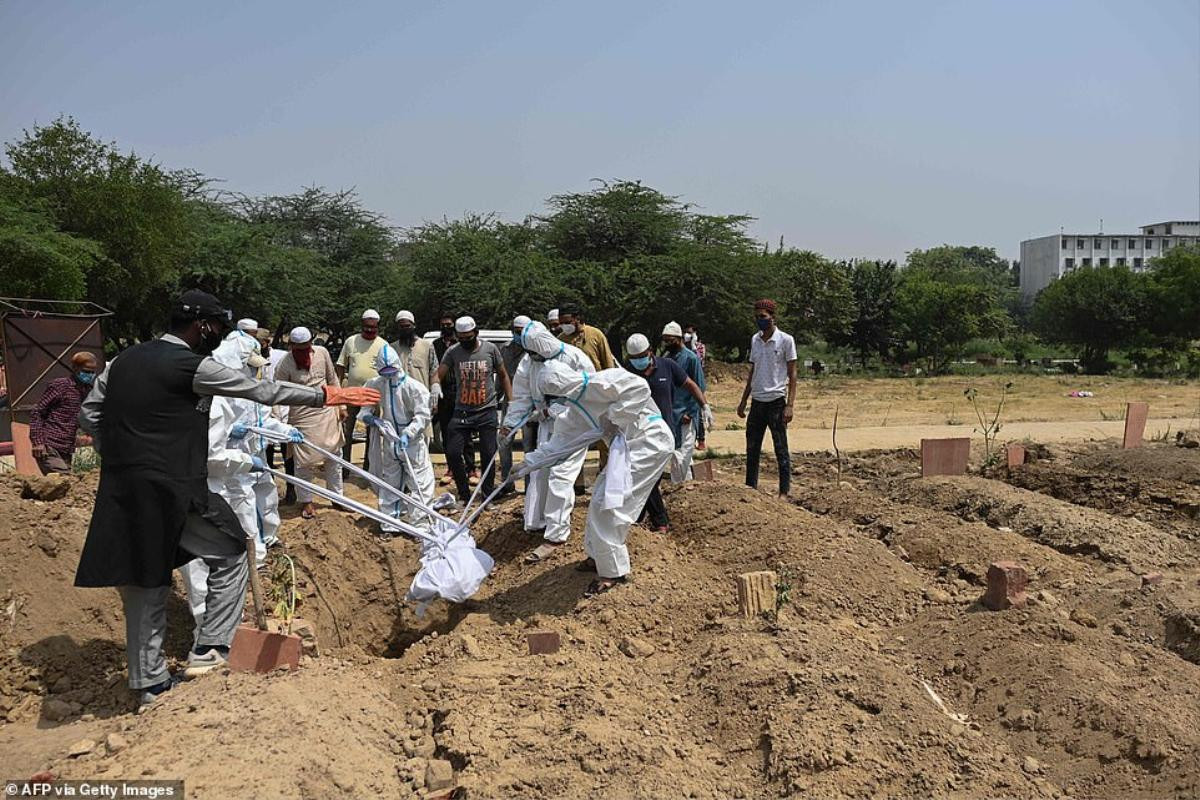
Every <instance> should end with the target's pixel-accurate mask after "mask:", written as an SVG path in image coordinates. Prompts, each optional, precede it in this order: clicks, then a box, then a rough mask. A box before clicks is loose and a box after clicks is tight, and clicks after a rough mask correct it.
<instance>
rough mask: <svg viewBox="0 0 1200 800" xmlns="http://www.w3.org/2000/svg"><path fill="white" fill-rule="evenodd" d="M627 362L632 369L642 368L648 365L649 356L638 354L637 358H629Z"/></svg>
mask: <svg viewBox="0 0 1200 800" xmlns="http://www.w3.org/2000/svg"><path fill="white" fill-rule="evenodd" d="M629 363H630V364H632V365H633V368H634V369H638V370H642V369H645V368H646V367H648V366H650V356H639V357H638V358H631V359H629Z"/></svg>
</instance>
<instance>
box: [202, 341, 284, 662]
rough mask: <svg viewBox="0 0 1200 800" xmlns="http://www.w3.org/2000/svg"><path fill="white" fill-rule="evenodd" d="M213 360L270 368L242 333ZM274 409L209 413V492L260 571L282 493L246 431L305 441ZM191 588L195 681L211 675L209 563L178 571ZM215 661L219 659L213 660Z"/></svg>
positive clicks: (224, 401)
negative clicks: (255, 428) (206, 623)
mask: <svg viewBox="0 0 1200 800" xmlns="http://www.w3.org/2000/svg"><path fill="white" fill-rule="evenodd" d="M212 358H213V360H214V361H216V362H217V363H218V364H220V365H222V366H225V367H229V368H230V369H232V370H236V371H238V372H241V373H242V374H244V375H246V376H247V377H254V376H255V375H256V374H257V372H258V369H259V368H260V367H262V366H263V364H265V363H266V359H264V358H263V357H262V354H261V348H260V347H259V344H258V340H257V339H255V338H254V337H253V336H252V335H250V334H248V333H246V332H245V331H243V330H242V329H240V328H239V329H238V330H236V331H234V332H233V333H231V334H229V335H228V336H227V337H225V339H224V341H222V342H221V344H220V345H218V346H217V348H216V349H215V350H213V354H212ZM269 413H270V408H269V407H268V406H263V405H262V404H261V403H257V402H255V401H254V400H251V399H248V398H237V397H221V396H217V397H214V398H213V401H212V405H211V407H210V408H209V412H208V490H209V491H210V492H213V493H215V494H217V495H220V496H221V497H222V498H223V499H224V500H225V502H226V503H228V505H229V507H230V508H231V509H232V510H233V513H234V515H235V516H236V517H237V521H238V525H239V526H240V528H241V530H242V531H243V532H244V533H245V535H246V537H247V538H252V539H253V540H254V550H255V566H256V567H258V568H260V569H261V568H262V566H263V565H264V563H265V562H266V557H267V547H268V545H269V544H271V543H272V540H275V541H277V537H276V533H277V532H278V530H279V493H278V489H277V488H276V487H275V482H274V481H273V480H272V479H271V476H270V475H269V474H267V473H265V472H263V471H262V469H263V467H264V466H265V465H266V461H265V459H264V453H265V449H266V445H265V442H263V441H262V437H260V436H257V435H247V431H246V428H247V427H248V426H251V425H259V426H261V427H264V428H269V429H271V430H275V431H278V432H279V433H282V434H284V435H286V436H288V438H289V439H290V440H291V441H293V442H299V441H303V438H304V437H302V436H301V435H300V432H299V431H297V430H296V429H295V428H293V427H291V426H290V425H284V424H283V423H281V422H279V421H278V420H269V421H268V420H267V419H264V418H265V417H269ZM268 493H269V494H270V495H271V498H273V499H274V503H273V509H274V513H273V518H268V517H266V516H264V514H263V513H262V512H261V511H260V509H261V508H262V507H263V506H266V505H268V504H269V501H270V499H271V498H265V497H262V498H260V494H261V495H266V494H268ZM179 571H180V573H181V574H182V575H183V579H184V585H185V586H186V588H187V594H188V605H189V606H190V607H191V609H192V617H193V618H194V619H195V621H196V629H195V638H196V640H197V641H196V642H195V644H196V645H197V648H196V652H195V655H196V656H197V658H195V659H192V661H193V662H197V663H193V664H189V666H188V668H187V669H186V670H185V671H184V675H185V677H194V676H195V675H199V674H203V672H205V671H207V664H202V663H199V662H201V660H202V658H201V657H203V656H205V655H206V653H207V650H206V649H205V650H202V649H201V648H202V646H201V645H200V642H199V638H200V627H201V623H202V622H203V620H204V614H205V611H206V609H207V595H208V585H209V578H210V570H209V566H208V564H207V563H206V562H205V561H204V560H203V559H200V558H196V559H193V560H191V561H189V562H188V563H186V564H184V565H183V566H182V567H180V568H179ZM213 660H215V659H213Z"/></svg>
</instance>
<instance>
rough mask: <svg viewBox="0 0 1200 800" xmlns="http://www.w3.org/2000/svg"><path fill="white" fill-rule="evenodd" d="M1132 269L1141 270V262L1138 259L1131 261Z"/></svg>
mask: <svg viewBox="0 0 1200 800" xmlns="http://www.w3.org/2000/svg"><path fill="white" fill-rule="evenodd" d="M1133 268H1134V269H1141V268H1142V260H1141V259H1140V258H1135V259H1134V260H1133Z"/></svg>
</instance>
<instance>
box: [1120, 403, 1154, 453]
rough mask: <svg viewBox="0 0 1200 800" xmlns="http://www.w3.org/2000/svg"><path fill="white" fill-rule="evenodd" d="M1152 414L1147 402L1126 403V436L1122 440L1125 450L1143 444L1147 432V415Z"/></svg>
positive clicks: (1122, 446)
mask: <svg viewBox="0 0 1200 800" xmlns="http://www.w3.org/2000/svg"><path fill="white" fill-rule="evenodd" d="M1148 416H1150V406H1149V404H1147V403H1127V404H1126V405H1125V438H1124V439H1123V440H1122V441H1121V448H1122V449H1123V450H1132V449H1133V448H1135V447H1141V446H1142V437H1143V436H1144V435H1145V434H1146V417H1148Z"/></svg>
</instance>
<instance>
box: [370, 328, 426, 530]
mask: <svg viewBox="0 0 1200 800" xmlns="http://www.w3.org/2000/svg"><path fill="white" fill-rule="evenodd" d="M375 369H376V370H378V372H379V377H376V378H371V379H370V380H369V381H367V384H366V385H367V388H370V389H375V390H376V391H378V392H379V395H380V399H379V404H378V405H376V406H374V407H368V408H364V409H363V410H361V411H360V412H359V413H358V418H359V419H360V420H362V422H363V423H364V424H365V425H366V426H367V448H368V449H369V451H370V458H369V461H368V463H369V464H370V465H371V467H370V468H371V474H372V475H375V476H376V477H378V478H380V479H381V480H383V481H384V482H386V483H387V484H388V485H389V486H394V487H396V488H397V489H400V490H403V491H404V492H405V493H407V494H411V495H412V496H414V497H416V498H417V499H419V500H421V501H422V502H424V503H425V504H427V505H428V504H430V503H432V502H433V484H434V478H433V462H431V461H430V459H429V446H428V444H427V443H426V441H425V429H426V426H428V425H429V421H430V418H431V416H432V415H431V412H430V402H429V390H428V389H426V388H425V387H424V386H422V385H421V382H420V381H418V380H417V379H415V378H412V377H411V376H409V375H408V374H407V373H406V372H405V371H404V368H403V367H402V366H401V363H400V354H399V353H397V352H396V349H395V348H394V347H392V346H391V345H384V346H383V349H381V350H380V351H379V354H378V355H377V356H376V357H375ZM406 454H407V456H408V458H407V460H406V459H405V455H406ZM410 466H411V468H412V471H411V473H410V472H409V467H410ZM377 494H378V496H379V510H380V511H382V512H383V513H384V514H387V515H388V516H390V517H395V518H396V519H402V518H403V519H404V520H405V521H406V522H408V523H409V524H411V525H414V526H416V527H418V528H422V529H425V530H428V529H429V528H430V527H431V525H430V520H429V518H428V516H426V514H425V512H423V511H418V510H416V509H413V508H410V507H409V506H408V504H407V503H405V502H404V501H403V500H402V499H401V498H400V495H399V494H398V493H396V492H389V491H386V490H384V489H378V490H377ZM399 531H400V528H399V527H385V528H384V529H383V533H384V535H385V536H389V537H390V536H391V535H392V534H394V533H398V532H399Z"/></svg>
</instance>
